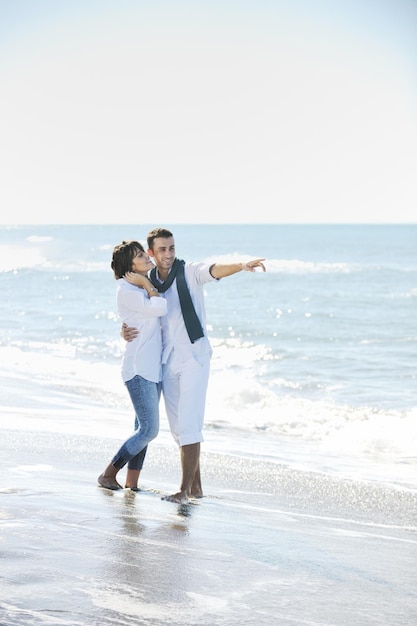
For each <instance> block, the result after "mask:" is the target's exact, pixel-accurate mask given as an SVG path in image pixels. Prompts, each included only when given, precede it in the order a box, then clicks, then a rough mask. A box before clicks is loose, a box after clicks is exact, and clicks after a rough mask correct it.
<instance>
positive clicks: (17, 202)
mask: <svg viewBox="0 0 417 626" xmlns="http://www.w3.org/2000/svg"><path fill="white" fill-rule="evenodd" d="M416 41H417V2H415V1H414V0H328V1H325V0H322V1H320V0H304V1H303V0H286V1H284V0H276V1H274V2H273V1H269V2H268V1H265V0H246V1H245V0H243V1H240V2H238V1H230V0H222V1H217V0H210V1H206V2H199V1H197V0H195V1H193V2H191V1H189V2H184V1H181V0H180V1H178V2H177V1H175V0H171V1H165V2H163V1H159V0H148V1H141V0H113V1H109V0H82V1H78V0H61V1H60V0H54V1H52V0H50V1H47V0H0V90H1V94H0V116H1V124H2V130H1V142H0V168H1V177H2V182H1V185H0V206H1V218H0V222H1V223H13V224H14V223H83V222H87V223H132V222H141V221H142V222H146V223H149V222H150V221H152V222H158V223H165V222H169V223H181V222H210V223H223V222H238V223H243V222H294V223H298V222H416V218H417V185H416V168H417V98H416V85H417V82H416V75H417V66H416V59H417V54H416V52H417V50H416V43H415V42H416Z"/></svg>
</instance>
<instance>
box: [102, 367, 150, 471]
mask: <svg viewBox="0 0 417 626" xmlns="http://www.w3.org/2000/svg"><path fill="white" fill-rule="evenodd" d="M125 385H126V387H127V390H128V392H129V395H130V399H131V400H132V404H133V408H134V409H135V431H134V433H133V434H132V435H131V436H130V437H129V439H126V441H125V442H124V444H123V445H122V446H121V448H120V449H119V451H118V452H117V454H116V455H115V456H114V458H113V460H112V465H114V467H117V468H118V469H121V468H122V467H124V466H125V465H126V463H127V464H128V468H129V469H132V470H141V469H142V466H143V461H144V460H145V455H146V450H147V446H148V443H149V442H151V441H152V439H155V437H156V436H157V434H158V432H159V397H160V385H159V384H158V383H153V382H152V381H150V380H146V379H145V378H142V377H141V376H135V377H134V378H132V379H131V380H128V381H127V382H126V383H125Z"/></svg>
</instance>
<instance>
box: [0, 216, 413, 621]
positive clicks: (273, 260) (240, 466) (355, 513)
mask: <svg viewBox="0 0 417 626" xmlns="http://www.w3.org/2000/svg"><path fill="white" fill-rule="evenodd" d="M152 226H154V225H152V224H147V225H143V224H142V225H141V224H137V225H113V226H110V225H107V226H99V225H88V226H58V225H55V226H54V225H51V226H42V225H36V226H35V225H34V226H16V227H2V228H1V229H0V233H1V234H0V268H1V272H0V280H1V288H2V291H1V293H2V298H1V300H0V381H1V383H0V414H1V423H0V427H1V437H0V559H1V565H2V566H1V574H0V625H1V626H3V625H4V626H45V625H46V624H49V625H52V626H139V625H149V626H150V625H153V626H163V625H166V624H170V625H171V626H207V625H210V626H243V625H244V626H254V625H256V626H271V624H277V625H279V626H302V625H305V626H345V625H346V624H354V625H355V626H405V625H407V626H409V625H410V626H411V625H414V624H416V623H417V593H416V589H417V584H416V583H417V580H416V567H415V564H416V558H417V539H416V532H417V527H416V519H417V471H416V470H417V451H416V450H417V409H416V406H417V402H416V391H415V390H416V356H417V354H416V346H417V344H416V342H417V325H416V321H415V308H416V298H417V245H416V244H417V226H416V225H413V226H405V225H404V226H388V225H387V226H371V225H369V226H359V225H357V226H355V225H352V226H319V225H314V226H308V225H305V226H295V225H294V226H291V225H285V226H284V225H273V224H271V225H237V226H232V225H227V226H220V225H219V226H215V225H173V224H172V225H170V224H164V226H167V227H170V228H171V229H172V230H173V232H174V234H175V238H176V244H177V253H178V256H180V257H182V258H185V259H188V260H207V261H210V262H213V261H216V260H217V261H219V262H228V261H232V260H235V259H239V260H245V259H250V258H258V257H261V258H263V257H264V258H265V259H266V260H265V266H266V269H267V271H266V273H262V272H255V273H248V272H242V273H239V274H236V275H234V276H230V277H228V278H226V279H223V280H221V281H220V282H218V283H217V284H212V283H210V284H208V285H207V286H206V304H207V316H208V320H209V334H210V339H211V342H212V345H213V359H212V371H211V379H210V384H209V390H208V398H207V411H206V427H205V442H204V444H203V445H202V454H201V468H202V483H203V490H204V494H205V497H204V498H203V499H201V500H198V501H194V502H191V503H190V504H187V505H176V504H174V503H170V502H166V501H164V500H162V499H161V495H164V494H167V493H174V492H175V491H176V490H177V488H178V486H179V481H180V463H179V458H178V450H177V447H176V445H175V444H174V442H173V439H172V437H171V435H170V433H169V430H168V426H167V420H166V415H165V413H164V408H163V404H162V403H161V430H160V434H159V435H158V437H157V439H156V440H155V441H153V442H152V443H151V444H150V446H149V449H148V453H147V457H146V461H145V465H144V468H143V471H142V473H141V476H140V482H139V485H140V487H141V491H140V492H138V493H134V492H131V491H129V490H126V489H121V490H119V491H116V492H113V491H109V490H106V489H101V488H99V487H98V486H97V476H98V475H99V474H100V473H101V472H102V471H103V469H104V467H105V466H106V465H107V464H108V462H109V460H110V459H111V458H112V456H113V454H114V453H115V451H116V450H117V449H118V447H119V446H120V444H121V443H122V442H123V441H124V440H125V439H126V437H127V436H129V435H130V433H131V430H132V426H133V411H132V408H131V406H130V400H129V398H128V394H127V392H126V389H125V387H124V385H123V383H122V380H121V375H120V364H121V354H122V349H123V341H122V339H121V337H120V321H119V320H118V319H117V316H116V313H115V289H116V282H115V280H114V278H113V275H112V272H111V269H110V260H111V254H112V250H113V247H114V246H115V245H116V244H117V243H119V242H120V241H121V240H122V239H129V238H139V239H140V240H142V241H144V240H145V237H146V233H147V232H148V231H149V229H150V228H151V227H152ZM121 475H122V472H121V473H120V480H121V481H123V478H122V476H121Z"/></svg>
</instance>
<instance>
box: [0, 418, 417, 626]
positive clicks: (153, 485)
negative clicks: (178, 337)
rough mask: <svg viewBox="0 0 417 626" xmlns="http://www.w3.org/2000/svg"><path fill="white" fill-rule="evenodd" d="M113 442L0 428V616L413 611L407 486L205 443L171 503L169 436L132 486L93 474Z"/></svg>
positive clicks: (227, 616) (242, 618)
mask: <svg viewBox="0 0 417 626" xmlns="http://www.w3.org/2000/svg"><path fill="white" fill-rule="evenodd" d="M113 448H114V441H112V440H111V439H96V438H93V437H81V436H77V435H68V434H57V433H44V432H33V433H30V432H25V431H22V430H20V431H13V430H7V429H3V430H2V431H1V449H2V454H1V457H0V458H1V465H2V468H1V470H2V471H1V482H0V485H1V487H0V496H1V499H0V520H1V539H0V549H1V562H2V568H1V601H0V624H1V625H2V626H23V625H24V626H32V625H33V626H35V625H40V624H48V625H56V626H59V625H66V626H70V625H71V626H93V625H97V626H98V625H100V626H102V625H107V624H109V625H112V624H118V625H132V624H152V625H162V624H178V625H180V624H181V625H189V626H191V625H199V624H207V625H224V626H226V625H233V624H236V625H237V624H239V625H242V624H248V625H249V624H250V625H252V624H253V625H265V626H267V625H268V626H270V625H271V624H278V625H282V626H287V625H288V626H289V625H294V624H300V625H302V624H308V625H315V626H316V625H317V626H319V625H320V626H342V625H344V624H355V626H369V625H371V624H375V625H377V626H381V625H384V624H385V625H387V626H396V625H398V626H405V625H410V626H411V625H412V624H415V623H416V620H417V584H416V583H417V573H416V565H415V564H416V557H417V532H416V530H417V529H416V512H417V495H416V493H415V492H413V491H411V490H410V491H407V490H404V489H393V488H392V487H388V486H385V487H384V486H383V485H381V484H372V483H365V482H362V483H361V482H355V481H348V480H340V479H336V478H331V477H329V476H326V475H324V474H319V473H308V472H302V471H297V470H294V469H290V468H288V467H285V466H284V465H277V464H272V463H271V464H269V463H266V462H263V463H260V464H259V463H257V462H256V460H251V459H247V460H245V459H242V458H238V457H232V456H230V457H228V456H225V455H217V454H214V453H210V452H205V453H203V457H202V463H203V476H204V478H205V482H204V485H205V492H206V497H205V498H204V499H202V500H201V501H198V502H197V503H192V504H188V505H183V506H179V505H176V504H173V503H168V502H165V501H162V500H161V495H162V494H164V493H167V492H169V491H170V490H172V489H175V487H176V486H177V482H178V479H179V475H178V473H179V463H178V458H177V451H176V449H175V447H174V445H160V444H155V445H153V446H152V448H151V449H150V451H149V454H148V459H147V464H146V466H145V469H144V472H143V476H142V478H143V480H142V487H143V491H141V492H139V493H132V492H130V491H126V490H123V491H119V492H110V491H106V490H104V489H101V488H99V487H98V486H97V484H96V477H97V475H98V474H99V472H100V469H101V466H102V465H103V462H104V460H107V458H108V457H109V456H110V454H111V452H112V450H113ZM145 470H146V471H145Z"/></svg>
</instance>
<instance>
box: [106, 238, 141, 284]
mask: <svg viewBox="0 0 417 626" xmlns="http://www.w3.org/2000/svg"><path fill="white" fill-rule="evenodd" d="M138 252H145V250H144V248H143V246H142V244H141V243H139V241H132V240H129V241H122V243H119V244H118V245H117V246H115V247H114V250H113V257H112V261H111V268H112V270H113V272H114V277H115V278H123V276H124V275H125V274H126V272H131V271H132V263H133V259H134V258H135V256H136V255H137V253H138Z"/></svg>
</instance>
